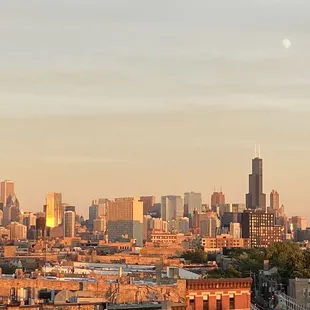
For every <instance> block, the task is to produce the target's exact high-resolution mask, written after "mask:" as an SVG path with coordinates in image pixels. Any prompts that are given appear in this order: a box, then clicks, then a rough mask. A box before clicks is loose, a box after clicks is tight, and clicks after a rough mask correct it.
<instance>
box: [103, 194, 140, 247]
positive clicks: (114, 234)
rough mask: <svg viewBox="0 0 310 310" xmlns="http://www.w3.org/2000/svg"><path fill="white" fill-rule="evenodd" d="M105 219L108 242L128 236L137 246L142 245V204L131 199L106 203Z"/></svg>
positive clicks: (116, 199)
mask: <svg viewBox="0 0 310 310" xmlns="http://www.w3.org/2000/svg"><path fill="white" fill-rule="evenodd" d="M107 218H108V221H107V229H108V234H109V240H111V241H117V240H119V239H121V238H122V237H123V236H128V238H130V239H135V240H136V244H137V245H138V246H142V245H143V202H141V201H139V200H138V199H136V198H133V197H126V198H115V200H113V201H109V202H108V217H107Z"/></svg>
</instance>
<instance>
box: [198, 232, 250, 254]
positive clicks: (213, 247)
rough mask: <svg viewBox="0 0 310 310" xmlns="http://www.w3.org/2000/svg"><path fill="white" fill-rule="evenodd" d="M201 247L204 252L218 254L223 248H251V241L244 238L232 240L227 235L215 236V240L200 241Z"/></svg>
mask: <svg viewBox="0 0 310 310" xmlns="http://www.w3.org/2000/svg"><path fill="white" fill-rule="evenodd" d="M201 246H202V247H203V248H204V250H205V251H206V252H218V251H221V250H222V249H224V248H230V249H231V248H245V249H249V248H250V247H251V240H250V239H246V238H234V237H233V236H231V235H228V234H222V235H217V236H216V237H215V238H209V237H205V238H202V239H201Z"/></svg>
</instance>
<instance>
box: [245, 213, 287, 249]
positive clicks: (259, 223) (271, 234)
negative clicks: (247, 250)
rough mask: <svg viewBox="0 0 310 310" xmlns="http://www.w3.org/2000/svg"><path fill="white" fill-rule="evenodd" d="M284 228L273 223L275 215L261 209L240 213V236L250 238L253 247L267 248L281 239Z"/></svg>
mask: <svg viewBox="0 0 310 310" xmlns="http://www.w3.org/2000/svg"><path fill="white" fill-rule="evenodd" d="M283 236H284V228H283V227H282V226H279V225H276V224H275V215H274V214H273V213H267V212H265V211H262V210H254V211H250V210H246V211H244V212H243V215H242V238H249V239H251V245H252V247H253V248H267V247H269V246H270V244H272V243H274V242H280V241H282V240H283Z"/></svg>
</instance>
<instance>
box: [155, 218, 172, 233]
mask: <svg viewBox="0 0 310 310" xmlns="http://www.w3.org/2000/svg"><path fill="white" fill-rule="evenodd" d="M151 230H152V231H157V232H168V224H167V222H166V221H163V220H162V219H161V218H152V221H151Z"/></svg>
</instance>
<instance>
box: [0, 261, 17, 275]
mask: <svg viewBox="0 0 310 310" xmlns="http://www.w3.org/2000/svg"><path fill="white" fill-rule="evenodd" d="M0 268H1V269H2V273H3V274H14V273H15V271H16V269H17V266H15V265H13V264H10V263H2V264H0Z"/></svg>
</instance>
